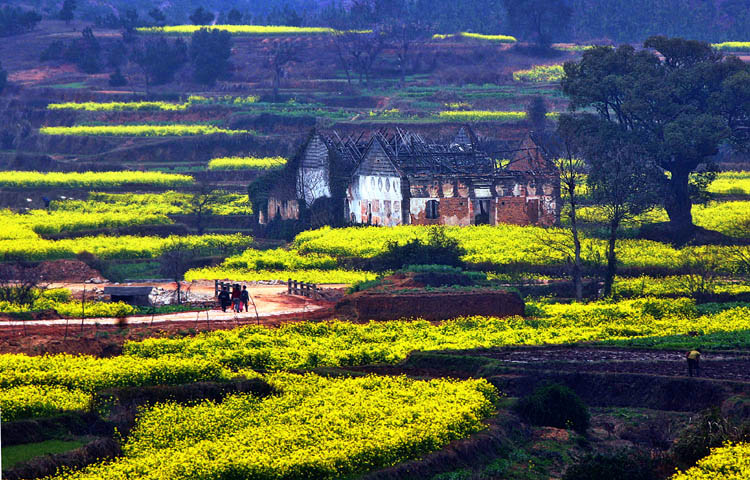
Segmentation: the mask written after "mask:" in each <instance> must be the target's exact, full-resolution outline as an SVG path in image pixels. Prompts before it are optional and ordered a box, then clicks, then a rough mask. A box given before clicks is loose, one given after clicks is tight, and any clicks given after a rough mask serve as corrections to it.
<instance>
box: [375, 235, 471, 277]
mask: <svg viewBox="0 0 750 480" xmlns="http://www.w3.org/2000/svg"><path fill="white" fill-rule="evenodd" d="M385 247H386V248H385V252H383V253H382V254H381V255H380V256H379V257H378V258H377V260H376V261H375V262H374V263H375V265H379V266H380V267H381V268H382V269H384V270H398V269H401V268H403V267H404V266H406V265H451V266H454V267H460V266H462V265H463V262H462V261H461V256H462V255H464V254H465V253H466V251H465V250H464V249H463V248H462V247H461V246H459V242H458V240H457V239H455V238H450V237H448V236H447V235H446V234H445V230H444V229H443V228H441V227H433V228H431V229H430V232H429V234H428V238H427V242H426V243H425V242H423V241H422V240H420V239H419V238H413V239H412V240H409V241H408V242H406V243H405V244H399V243H398V242H396V241H389V242H387V243H386V246H385Z"/></svg>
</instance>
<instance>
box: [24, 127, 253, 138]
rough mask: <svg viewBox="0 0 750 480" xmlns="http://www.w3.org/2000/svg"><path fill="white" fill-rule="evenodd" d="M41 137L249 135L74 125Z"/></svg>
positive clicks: (45, 130) (217, 130)
mask: <svg viewBox="0 0 750 480" xmlns="http://www.w3.org/2000/svg"><path fill="white" fill-rule="evenodd" d="M39 133H41V134H42V135H66V136H115V137H168V136H176V137H182V136H188V135H215V134H223V135H244V134H247V135H250V134H252V133H253V132H251V131H250V130H228V129H226V128H220V127H214V126H212V125H179V124H176V125H75V126H72V127H42V128H40V129H39Z"/></svg>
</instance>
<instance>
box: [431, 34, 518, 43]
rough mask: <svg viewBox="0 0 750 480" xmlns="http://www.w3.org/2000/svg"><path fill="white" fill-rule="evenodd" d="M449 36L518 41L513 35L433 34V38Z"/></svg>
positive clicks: (506, 41) (444, 38)
mask: <svg viewBox="0 0 750 480" xmlns="http://www.w3.org/2000/svg"><path fill="white" fill-rule="evenodd" d="M449 38H471V39H475V40H486V41H488V42H497V43H516V42H517V41H518V40H517V39H516V37H513V36H511V35H484V34H481V33H471V32H459V33H449V34H441V33H437V34H435V35H433V36H432V39H433V40H446V39H449Z"/></svg>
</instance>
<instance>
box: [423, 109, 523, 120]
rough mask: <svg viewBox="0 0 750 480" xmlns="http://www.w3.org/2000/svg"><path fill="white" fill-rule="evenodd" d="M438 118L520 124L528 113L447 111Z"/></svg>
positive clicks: (439, 114)
mask: <svg viewBox="0 0 750 480" xmlns="http://www.w3.org/2000/svg"><path fill="white" fill-rule="evenodd" d="M438 117H439V118H442V119H444V120H450V121H454V122H519V121H521V120H524V119H525V118H526V112H501V111H490V110H447V111H442V112H440V113H438Z"/></svg>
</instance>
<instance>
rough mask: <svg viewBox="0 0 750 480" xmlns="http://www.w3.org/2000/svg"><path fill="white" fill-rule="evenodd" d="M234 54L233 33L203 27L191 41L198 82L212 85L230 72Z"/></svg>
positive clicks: (194, 74)
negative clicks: (230, 58)
mask: <svg viewBox="0 0 750 480" xmlns="http://www.w3.org/2000/svg"><path fill="white" fill-rule="evenodd" d="M231 55H232V35H231V34H230V33H229V32H226V31H221V30H209V29H207V28H201V29H200V30H198V31H197V32H195V33H194V34H193V37H192V39H191V41H190V59H191V61H192V62H193V78H194V79H195V81H196V82H198V83H203V84H205V85H212V84H214V83H215V82H216V80H218V79H219V78H222V77H225V76H227V74H228V73H229V67H230V66H231V64H230V63H229V57H230V56H231Z"/></svg>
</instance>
